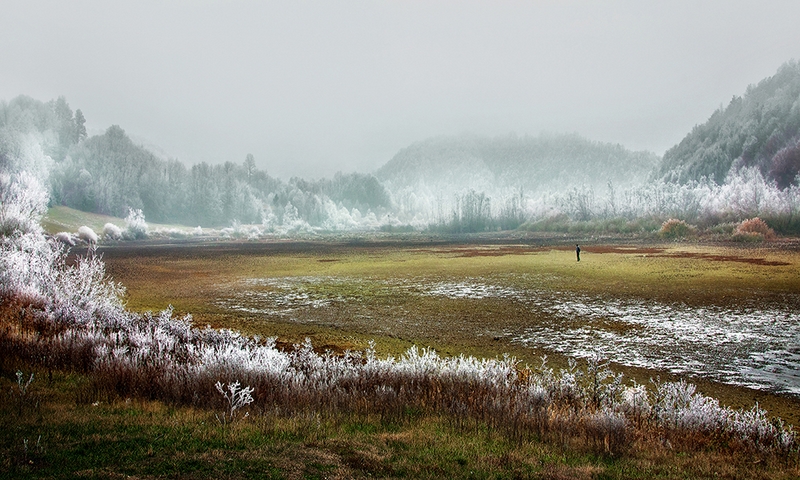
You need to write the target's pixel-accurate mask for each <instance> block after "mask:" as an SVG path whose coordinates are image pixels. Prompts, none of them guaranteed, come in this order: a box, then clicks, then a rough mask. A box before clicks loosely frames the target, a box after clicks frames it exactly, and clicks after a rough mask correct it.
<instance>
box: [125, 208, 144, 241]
mask: <svg viewBox="0 0 800 480" xmlns="http://www.w3.org/2000/svg"><path fill="white" fill-rule="evenodd" d="M125 224H126V225H127V226H126V228H125V238H127V239H129V240H141V239H143V238H147V233H148V227H147V223H146V222H145V221H144V213H142V210H141V209H137V210H134V209H132V208H129V209H128V216H127V217H125Z"/></svg>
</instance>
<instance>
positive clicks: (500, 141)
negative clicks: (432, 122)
mask: <svg viewBox="0 0 800 480" xmlns="http://www.w3.org/2000/svg"><path fill="white" fill-rule="evenodd" d="M658 161H659V157H658V156H657V155H655V154H654V153H651V152H633V151H630V150H627V149H625V148H624V147H622V146H621V145H618V144H610V143H601V142H595V141H591V140H588V139H586V138H583V137H581V136H579V135H577V134H560V135H554V134H542V135H539V136H536V137H533V136H516V135H507V136H500V137H481V136H476V135H461V136H440V137H434V138H430V139H427V140H424V141H421V142H417V143H414V144H412V145H410V146H408V147H406V148H404V149H402V150H400V151H399V152H398V153H397V154H396V155H395V156H394V157H393V158H392V159H391V160H390V161H389V162H388V163H386V164H385V165H384V166H383V167H381V168H380V169H379V170H378V171H377V172H376V176H377V177H378V178H379V179H380V180H381V181H384V182H386V183H387V185H390V187H389V188H390V189H399V188H404V187H412V186H415V185H426V186H428V187H435V186H436V185H439V186H441V187H442V188H445V189H446V190H448V191H450V190H465V189H474V190H478V191H484V190H487V191H497V190H502V189H509V188H515V189H520V188H521V189H523V190H525V191H527V192H534V191H539V190H553V189H563V188H565V187H572V186H581V185H584V186H605V185H607V184H608V183H609V182H612V183H613V184H615V185H630V184H635V183H640V182H643V181H645V180H646V179H647V178H648V176H649V175H651V174H652V172H653V170H654V169H655V168H656V167H657V164H658Z"/></svg>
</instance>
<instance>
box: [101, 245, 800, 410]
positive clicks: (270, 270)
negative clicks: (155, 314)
mask: <svg viewBox="0 0 800 480" xmlns="http://www.w3.org/2000/svg"><path fill="white" fill-rule="evenodd" d="M564 243H567V244H568V245H572V244H574V242H571V241H570V242H564ZM572 248H573V247H571V246H565V247H559V246H558V245H555V246H554V247H537V246H526V245H439V246H436V245H425V246H423V247H420V246H414V245H402V244H393V243H389V244H366V245H361V246H354V245H341V244H336V243H314V244H304V245H293V246H287V245H285V244H251V243H244V244H220V245H208V246H197V245H194V246H189V247H179V246H172V247H136V246H125V247H122V248H117V247H114V248H109V249H107V250H105V252H104V254H105V260H106V264H107V267H108V271H109V272H110V274H111V275H112V277H113V278H114V279H115V280H117V281H120V282H122V283H123V284H124V285H125V286H126V287H127V289H128V295H127V303H128V306H129V307H130V308H132V309H134V310H140V311H142V310H160V309H163V308H166V307H167V306H168V305H169V304H172V305H173V306H174V307H175V308H176V310H177V311H178V312H179V313H185V312H188V313H192V315H193V316H194V318H195V323H196V324H198V325H205V324H210V325H212V326H214V327H226V328H233V329H236V330H241V331H244V332H246V333H248V334H252V335H261V336H277V337H278V339H279V342H283V343H285V344H292V343H300V342H302V341H303V339H304V338H306V337H309V338H311V339H312V341H313V343H314V345H315V346H317V347H319V348H321V349H330V350H333V351H343V350H346V349H364V348H365V347H366V346H367V344H368V342H369V341H370V340H373V339H374V340H375V341H376V344H377V347H378V353H379V354H383V355H387V354H390V355H395V356H398V355H400V354H402V353H403V352H404V351H405V350H406V349H407V348H408V347H409V346H411V345H412V344H417V345H420V346H431V347H433V348H435V349H436V350H437V351H438V352H440V353H441V354H443V355H458V354H460V353H465V354H467V355H474V356H478V357H494V356H498V355H502V354H504V353H510V354H512V355H514V356H516V357H517V358H520V359H521V360H523V361H524V362H527V363H529V364H533V365H538V364H539V362H540V358H541V355H543V354H547V355H548V358H549V359H550V363H551V364H552V365H554V366H556V367H559V366H561V365H563V364H564V358H562V357H560V356H559V355H557V354H554V353H553V352H548V351H545V350H541V349H531V348H527V347H523V346H520V345H519V344H517V343H515V342H513V341H512V339H510V338H508V337H507V336H505V335H504V333H503V332H505V331H508V330H509V329H514V328H519V326H520V325H536V324H538V323H539V322H551V321H553V320H552V318H551V317H549V316H547V315H546V314H544V313H542V312H537V311H532V310H531V309H530V308H528V307H526V306H522V305H520V304H519V303H517V302H514V301H511V300H508V299H504V298H485V299H479V300H476V299H455V298H440V297H431V296H425V295H415V294H412V293H413V291H414V289H415V288H416V286H418V285H423V284H424V285H432V284H436V283H440V282H464V281H466V280H470V279H473V280H475V279H477V280H483V281H486V283H491V284H493V285H494V284H496V285H501V286H503V287H507V288H521V289H524V288H535V289H540V290H543V291H548V292H558V295H561V296H563V297H565V298H570V297H571V296H575V295H582V294H590V295H597V296H602V297H603V298H606V297H609V298H628V299H643V300H654V301H656V300H657V301H662V302H683V303H686V304H688V305H694V306H709V305H712V306H713V305H718V306H730V305H736V304H743V305H745V304H750V303H752V302H754V301H755V302H759V303H762V304H766V303H769V302H778V303H780V302H784V306H785V307H786V305H785V302H786V301H790V302H791V299H789V300H786V299H785V298H784V297H785V296H786V295H791V294H793V293H795V292H797V291H800V275H798V272H800V254H798V252H797V251H796V250H791V249H785V248H773V249H768V248H760V249H748V248H743V247H741V246H724V245H701V244H664V245H644V246H642V245H638V246H636V245H634V246H613V245H612V246H608V245H591V244H587V245H584V247H583V255H582V261H581V262H580V263H577V262H575V260H574V252H573V251H572ZM265 278H267V279H275V280H278V281H287V282H289V283H290V290H291V291H292V292H296V291H302V292H304V293H305V294H307V295H308V296H309V298H311V299H315V298H316V299H342V300H341V301H335V302H331V303H329V304H327V305H326V306H325V307H324V308H319V307H315V306H313V305H298V306H294V307H293V308H287V309H285V310H286V311H281V312H277V313H276V312H274V311H272V312H271V311H268V310H269V309H264V310H261V311H256V312H255V313H253V312H247V311H241V310H239V311H237V310H232V309H231V308H228V306H226V305H227V304H225V302H226V301H227V300H228V299H230V298H232V297H235V296H236V295H237V294H239V293H241V292H242V291H243V290H248V291H252V292H255V293H257V294H260V295H269V294H274V293H275V291H276V287H275V286H274V285H272V286H271V285H257V286H252V285H251V286H247V284H246V282H247V281H248V280H251V279H265ZM398 285H399V287H398ZM400 287H402V288H400ZM410 292H411V293H410ZM279 293H280V292H279ZM259 302H261V303H259ZM263 303H266V304H268V303H269V302H265V301H262V300H259V299H257V300H256V301H255V303H253V305H251V306H253V307H256V308H257V309H258V308H262V307H264V306H265V305H264V304H263ZM794 307H796V306H794ZM794 307H793V306H791V305H789V306H788V307H787V308H794ZM595 327H596V328H603V329H607V330H609V331H615V330H618V329H619V328H621V327H620V325H619V324H617V323H615V322H613V321H609V322H603V323H602V324H601V323H598V324H596V325H595ZM492 332H494V333H492ZM617 368H618V369H621V370H622V371H623V372H624V373H625V374H626V377H628V378H635V379H636V380H637V381H639V382H640V383H646V382H647V381H648V379H649V378H650V377H654V376H656V375H661V376H662V378H670V376H669V375H668V374H665V373H664V372H657V371H652V370H643V369H637V368H629V367H617ZM692 381H693V382H694V383H697V384H698V387H699V389H700V390H701V391H703V392H704V393H706V394H708V395H712V396H714V397H717V398H720V399H721V400H722V402H723V403H724V404H726V405H730V406H733V407H736V408H749V407H750V406H752V405H753V404H755V403H756V402H758V403H759V404H760V405H761V407H762V408H766V409H767V410H768V411H770V412H771V413H772V414H774V415H778V416H781V417H783V418H784V419H786V420H787V421H788V422H789V423H793V424H795V425H797V424H800V413H798V412H800V408H798V407H800V403H798V402H797V401H794V400H792V399H786V398H785V397H779V396H774V395H769V394H766V393H763V392H757V391H753V390H749V389H744V388H738V387H732V386H727V385H722V384H718V383H714V382H709V381H704V380H702V379H692Z"/></svg>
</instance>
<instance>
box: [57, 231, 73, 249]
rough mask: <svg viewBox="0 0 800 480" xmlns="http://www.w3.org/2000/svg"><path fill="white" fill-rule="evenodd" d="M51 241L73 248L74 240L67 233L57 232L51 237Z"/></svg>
mask: <svg viewBox="0 0 800 480" xmlns="http://www.w3.org/2000/svg"><path fill="white" fill-rule="evenodd" d="M53 239H54V240H56V241H58V242H61V243H62V244H64V245H66V246H69V247H74V246H75V239H74V238H73V237H72V234H71V233H69V232H58V233H56V234H55V235H53Z"/></svg>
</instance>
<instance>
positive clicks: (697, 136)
mask: <svg viewBox="0 0 800 480" xmlns="http://www.w3.org/2000/svg"><path fill="white" fill-rule="evenodd" d="M743 167H755V168H757V169H758V170H759V171H760V172H761V173H762V174H763V175H764V177H765V178H767V179H768V180H772V181H775V182H776V183H777V184H778V186H779V187H781V188H786V187H788V186H789V185H791V184H795V185H797V181H798V180H797V175H798V173H800V64H798V62H797V61H791V62H788V63H786V64H784V65H783V66H781V67H780V68H779V69H778V71H777V73H776V74H775V75H773V76H772V77H769V78H766V79H764V80H762V81H761V82H759V83H758V85H755V86H752V85H751V86H750V87H748V89H747V92H746V93H745V94H744V96H743V97H733V99H732V100H731V101H730V103H729V104H728V106H727V107H725V108H719V109H718V110H717V111H715V112H714V114H713V115H711V117H710V118H709V119H708V121H706V122H705V123H703V124H701V125H697V126H695V127H694V129H692V131H691V132H690V133H689V134H688V135H686V137H685V138H684V139H683V140H682V141H681V142H680V143H679V144H678V145H676V146H674V147H672V148H671V149H669V150H668V151H667V152H666V153H665V154H664V159H663V161H662V164H661V167H660V169H659V174H658V176H659V177H660V178H663V179H665V180H670V181H678V182H681V183H685V182H688V181H693V180H700V179H701V178H703V177H706V178H709V179H711V180H713V181H715V182H716V183H718V184H722V183H723V182H724V181H725V179H726V177H727V176H728V174H729V173H731V172H732V171H737V170H739V169H741V168H743Z"/></svg>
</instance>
